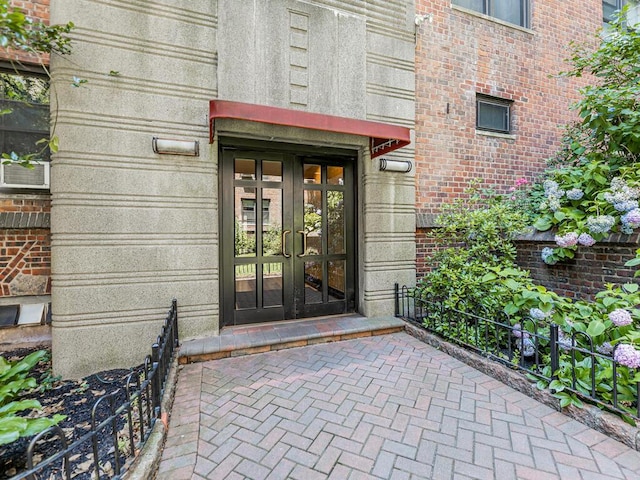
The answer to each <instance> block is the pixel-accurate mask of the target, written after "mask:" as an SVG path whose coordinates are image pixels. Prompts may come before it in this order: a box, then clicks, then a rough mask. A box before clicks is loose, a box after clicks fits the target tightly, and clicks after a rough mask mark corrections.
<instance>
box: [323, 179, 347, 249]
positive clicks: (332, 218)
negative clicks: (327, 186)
mask: <svg viewBox="0 0 640 480" xmlns="http://www.w3.org/2000/svg"><path fill="white" fill-rule="evenodd" d="M327 230H328V250H329V252H328V253H329V254H332V253H344V192H338V191H336V190H329V191H328V192H327Z"/></svg>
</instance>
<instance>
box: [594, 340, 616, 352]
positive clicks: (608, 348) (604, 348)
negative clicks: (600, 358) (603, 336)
mask: <svg viewBox="0 0 640 480" xmlns="http://www.w3.org/2000/svg"><path fill="white" fill-rule="evenodd" d="M596 350H597V351H598V353H601V354H602V355H611V352H613V345H611V344H610V343H609V342H604V343H603V344H602V345H598V346H597V347H596Z"/></svg>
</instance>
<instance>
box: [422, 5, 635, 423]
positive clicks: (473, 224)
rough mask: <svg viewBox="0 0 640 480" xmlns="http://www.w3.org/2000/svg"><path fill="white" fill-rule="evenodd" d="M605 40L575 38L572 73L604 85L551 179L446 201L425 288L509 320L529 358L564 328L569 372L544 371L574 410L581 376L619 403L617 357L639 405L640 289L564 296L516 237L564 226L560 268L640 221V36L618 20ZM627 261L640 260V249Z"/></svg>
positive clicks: (623, 397)
mask: <svg viewBox="0 0 640 480" xmlns="http://www.w3.org/2000/svg"><path fill="white" fill-rule="evenodd" d="M623 12H624V11H623ZM598 39H599V41H600V46H599V47H598V48H597V49H596V50H595V51H593V52H589V51H587V50H586V47H581V46H574V49H575V54H574V56H573V58H572V59H571V62H572V65H573V69H572V70H570V71H568V72H566V73H564V75H567V76H574V77H579V76H582V75H583V74H589V75H591V76H592V77H593V78H595V79H596V80H597V82H596V84H595V85H592V86H589V87H586V88H584V89H583V90H582V91H581V94H582V100H580V101H579V102H578V103H577V105H576V109H577V110H578V112H579V114H580V118H581V120H580V122H579V123H578V124H577V125H573V126H571V127H569V128H568V130H567V134H566V137H565V140H564V144H563V146H562V148H561V150H560V152H559V154H558V155H557V156H556V158H554V159H553V161H552V162H550V164H549V166H550V169H549V170H548V171H547V172H546V174H545V177H544V181H542V182H540V183H539V185H534V186H533V187H532V188H528V185H527V183H528V182H527V181H526V180H524V179H520V180H518V181H517V182H516V185H515V186H514V187H512V188H511V189H510V190H509V192H508V193H506V194H505V195H502V196H494V197H490V196H485V197H483V199H482V200H481V201H479V200H478V198H479V197H478V195H477V192H478V189H477V185H476V186H474V188H475V190H474V191H475V192H476V193H475V194H474V193H471V194H470V195H469V200H468V201H465V200H460V201H457V202H456V203H455V204H454V205H453V206H451V207H448V208H447V209H445V211H444V214H443V215H442V216H441V217H440V219H439V221H438V224H439V225H440V226H441V227H440V228H439V229H438V230H437V232H436V234H435V240H436V242H437V243H438V244H439V245H440V246H441V247H442V248H441V249H440V250H439V251H438V253H437V254H436V255H435V256H434V258H433V260H434V267H433V270H432V271H431V272H430V273H429V274H428V275H426V276H425V277H424V278H423V280H422V281H421V282H420V285H419V286H420V288H421V289H422V292H424V294H425V295H428V296H430V297H435V298H437V299H441V301H442V302H443V303H444V304H445V305H447V306H451V307H453V308H456V309H458V310H463V311H472V312H474V313H476V314H478V315H482V316H486V317H488V318H500V317H504V316H507V317H508V319H509V321H510V322H511V324H512V325H513V331H512V337H514V339H515V340H516V345H518V348H520V349H521V350H522V352H519V354H521V355H523V356H525V357H526V356H530V355H532V354H533V353H534V352H535V349H536V348H538V349H539V350H540V351H539V352H538V353H540V354H541V356H542V358H543V360H544V361H547V362H548V361H549V357H548V355H547V353H548V350H547V349H548V345H545V344H544V342H543V341H542V339H540V338H539V337H538V338H537V340H538V343H537V345H536V344H534V342H532V341H531V339H532V338H534V335H535V334H536V332H538V333H541V332H542V331H543V330H542V329H544V328H545V327H548V325H550V324H551V323H554V324H557V325H558V326H559V327H560V332H559V346H560V351H561V354H560V368H559V369H558V371H556V372H551V366H550V365H548V364H547V365H546V366H545V367H544V374H545V375H546V376H548V377H551V376H552V375H553V374H555V375H556V376H557V380H554V381H553V382H551V384H550V385H546V384H544V382H542V384H541V387H547V386H549V387H551V388H552V389H553V390H554V391H555V395H556V396H558V397H559V398H560V400H561V405H563V406H566V405H569V404H571V403H573V404H578V405H579V404H580V402H579V400H578V399H577V398H576V397H575V396H574V395H572V394H569V393H567V392H566V391H565V388H567V387H573V381H574V375H575V380H576V388H577V389H578V390H579V391H581V392H583V393H584V394H585V395H587V396H590V395H591V384H592V381H595V385H596V396H597V397H598V399H599V400H601V401H603V402H611V401H612V399H613V365H614V362H615V364H616V367H617V370H616V375H617V391H616V396H617V399H618V401H619V402H620V405H622V408H628V409H629V411H630V412H633V408H634V406H636V405H637V402H638V398H637V384H638V382H640V308H639V307H640V293H639V289H638V285H637V284H636V283H628V284H625V285H607V286H606V288H605V289H604V290H603V291H601V292H599V293H598V294H597V295H595V298H594V299H593V300H582V299H581V300H572V299H570V298H566V297H562V296H559V295H557V294H556V293H554V292H552V291H549V290H547V289H546V288H545V287H543V286H541V285H537V284H535V283H534V282H533V281H532V280H531V278H530V277H529V273H528V272H526V271H524V270H522V269H520V268H518V266H517V265H516V264H515V248H514V245H513V244H512V242H511V240H512V238H513V236H514V234H515V233H517V232H519V231H520V230H521V228H522V220H523V217H524V218H525V219H527V218H530V219H531V223H533V225H534V227H535V228H536V229H538V230H540V231H547V230H550V229H554V230H555V243H556V246H555V248H550V247H547V248H544V249H543V250H542V259H543V260H544V262H545V263H547V264H555V263H557V262H559V261H562V260H565V259H568V258H573V257H574V254H575V251H576V250H577V249H578V248H588V247H592V246H593V245H595V244H596V243H597V242H599V241H601V240H603V239H604V238H606V237H607V236H608V235H610V234H612V233H623V234H631V233H634V232H637V231H638V229H639V228H640V205H639V204H640V164H639V163H638V162H639V161H640V81H638V79H639V78H640V32H639V31H637V30H634V29H629V28H627V26H626V25H625V24H624V22H623V21H622V20H621V19H616V20H614V21H613V22H612V23H611V24H610V28H609V29H608V32H607V35H603V36H601V37H598ZM474 199H475V200H474ZM532 212H533V213H532ZM626 265H627V266H640V250H638V257H637V258H636V259H634V260H632V261H630V262H627V264H626ZM461 305H463V307H461ZM457 331H459V330H457ZM504 340H505V341H513V340H512V339H509V338H506V339H504ZM572 347H579V348H581V349H584V350H585V351H587V352H592V353H589V354H583V353H582V352H579V351H576V350H574V349H573V348H572ZM498 354H499V353H498ZM574 359H575V368H574V364H573V362H574ZM592 372H593V373H592ZM592 376H594V377H595V378H592Z"/></svg>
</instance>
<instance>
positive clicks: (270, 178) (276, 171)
mask: <svg viewBox="0 0 640 480" xmlns="http://www.w3.org/2000/svg"><path fill="white" fill-rule="evenodd" d="M262 180H263V181H265V182H281V181H282V162H271V161H267V160H265V161H264V162H262Z"/></svg>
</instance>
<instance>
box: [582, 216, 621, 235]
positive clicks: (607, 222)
mask: <svg viewBox="0 0 640 480" xmlns="http://www.w3.org/2000/svg"><path fill="white" fill-rule="evenodd" d="M615 224H616V219H615V218H614V217H612V216H611V215H598V216H597V217H587V228H588V229H589V231H590V232H591V233H608V232H609V230H611V227H613V226H614V225H615Z"/></svg>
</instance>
